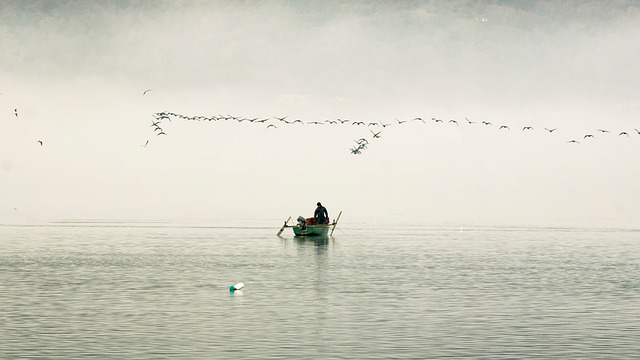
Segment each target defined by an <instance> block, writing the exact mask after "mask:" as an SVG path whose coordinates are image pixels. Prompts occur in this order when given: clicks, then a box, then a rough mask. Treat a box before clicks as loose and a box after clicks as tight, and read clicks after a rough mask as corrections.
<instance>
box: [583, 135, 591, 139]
mask: <svg viewBox="0 0 640 360" xmlns="http://www.w3.org/2000/svg"><path fill="white" fill-rule="evenodd" d="M588 137H590V138H592V137H593V135H591V134H587V135H585V136H584V137H583V139H586V138H588Z"/></svg>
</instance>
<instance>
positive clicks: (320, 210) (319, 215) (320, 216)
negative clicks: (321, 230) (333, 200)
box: [313, 205, 329, 224]
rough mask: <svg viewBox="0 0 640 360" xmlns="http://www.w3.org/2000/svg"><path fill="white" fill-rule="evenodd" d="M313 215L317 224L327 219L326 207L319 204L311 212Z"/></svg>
mask: <svg viewBox="0 0 640 360" xmlns="http://www.w3.org/2000/svg"><path fill="white" fill-rule="evenodd" d="M313 217H314V218H315V219H316V221H317V222H318V224H324V223H326V222H327V220H329V213H328V212H327V208H325V207H324V206H322V205H320V206H318V207H317V208H316V211H315V212H314V213H313Z"/></svg>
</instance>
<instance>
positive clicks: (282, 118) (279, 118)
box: [274, 115, 289, 121]
mask: <svg viewBox="0 0 640 360" xmlns="http://www.w3.org/2000/svg"><path fill="white" fill-rule="evenodd" d="M288 117H289V115H287V116H285V117H277V116H274V119H277V120H280V121H284V119H286V118H288Z"/></svg>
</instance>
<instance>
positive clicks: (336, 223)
mask: <svg viewBox="0 0 640 360" xmlns="http://www.w3.org/2000/svg"><path fill="white" fill-rule="evenodd" d="M340 215H342V211H340V213H339V214H338V218H337V219H336V221H335V222H334V223H333V227H332V228H331V234H329V236H333V230H335V229H336V225H338V220H340Z"/></svg>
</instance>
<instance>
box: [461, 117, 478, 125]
mask: <svg viewBox="0 0 640 360" xmlns="http://www.w3.org/2000/svg"><path fill="white" fill-rule="evenodd" d="M464 119H465V120H467V122H468V123H469V124H475V123H476V121H471V120H469V119H467V118H464Z"/></svg>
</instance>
